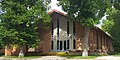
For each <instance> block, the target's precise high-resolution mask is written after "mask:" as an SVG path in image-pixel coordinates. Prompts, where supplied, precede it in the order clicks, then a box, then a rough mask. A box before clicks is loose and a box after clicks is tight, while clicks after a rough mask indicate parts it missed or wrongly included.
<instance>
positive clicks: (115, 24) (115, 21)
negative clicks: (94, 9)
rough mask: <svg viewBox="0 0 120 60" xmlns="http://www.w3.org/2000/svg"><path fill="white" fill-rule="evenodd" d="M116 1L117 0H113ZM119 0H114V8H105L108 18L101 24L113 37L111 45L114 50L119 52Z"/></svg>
mask: <svg viewBox="0 0 120 60" xmlns="http://www.w3.org/2000/svg"><path fill="white" fill-rule="evenodd" d="M115 1H117V0H115ZM116 3H117V4H118V5H117V4H116ZM119 4H120V1H118V2H114V4H113V6H114V8H111V9H109V10H107V14H108V15H109V16H108V17H107V19H108V20H105V21H104V25H103V26H102V28H103V30H104V31H107V32H108V33H109V34H110V35H111V36H112V37H113V46H114V50H115V52H117V53H120V31H119V29H120V26H119V25H120V10H119V8H120V6H119Z"/></svg>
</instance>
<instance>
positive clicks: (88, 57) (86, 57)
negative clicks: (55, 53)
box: [62, 55, 98, 59]
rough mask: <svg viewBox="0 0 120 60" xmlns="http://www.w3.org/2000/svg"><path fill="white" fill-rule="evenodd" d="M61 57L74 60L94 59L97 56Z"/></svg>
mask: <svg viewBox="0 0 120 60" xmlns="http://www.w3.org/2000/svg"><path fill="white" fill-rule="evenodd" d="M62 57H66V58H68V59H71V58H75V59H94V58H96V57H98V56H85V57H83V56H80V55H66V56H62Z"/></svg>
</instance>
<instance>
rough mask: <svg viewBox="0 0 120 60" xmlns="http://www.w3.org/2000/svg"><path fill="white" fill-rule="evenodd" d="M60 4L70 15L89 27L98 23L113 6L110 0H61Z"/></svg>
mask: <svg viewBox="0 0 120 60" xmlns="http://www.w3.org/2000/svg"><path fill="white" fill-rule="evenodd" d="M60 5H62V7H63V9H64V10H65V11H66V12H67V13H68V15H69V16H70V17H72V18H74V19H75V20H77V21H79V22H81V24H82V25H84V26H87V27H91V26H94V25H95V24H97V23H98V22H99V20H100V19H101V17H103V16H104V13H105V12H106V9H108V8H110V7H111V3H110V1H109V0H60Z"/></svg>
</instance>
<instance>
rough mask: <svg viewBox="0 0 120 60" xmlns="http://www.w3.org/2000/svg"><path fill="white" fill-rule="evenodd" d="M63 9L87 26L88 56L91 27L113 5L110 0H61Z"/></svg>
mask: <svg viewBox="0 0 120 60" xmlns="http://www.w3.org/2000/svg"><path fill="white" fill-rule="evenodd" d="M59 1H60V5H62V7H63V10H64V11H66V12H67V13H68V16H69V17H71V18H73V19H74V20H75V21H79V22H80V23H81V24H82V25H83V26H85V32H84V40H83V53H82V56H88V49H89V47H88V38H89V32H90V28H91V27H93V26H94V25H95V24H97V23H98V22H99V20H100V19H101V18H102V17H103V16H104V14H105V12H106V10H107V9H108V8H110V7H111V3H110V0H59Z"/></svg>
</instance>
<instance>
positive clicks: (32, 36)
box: [0, 0, 50, 55]
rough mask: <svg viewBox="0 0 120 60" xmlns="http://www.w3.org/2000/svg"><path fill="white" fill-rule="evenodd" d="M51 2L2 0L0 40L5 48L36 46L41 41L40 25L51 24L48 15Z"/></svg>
mask: <svg viewBox="0 0 120 60" xmlns="http://www.w3.org/2000/svg"><path fill="white" fill-rule="evenodd" d="M49 2H50V1H49V0H2V1H1V2H0V3H1V5H0V6H1V9H2V11H3V12H4V13H3V14H1V15H0V20H1V21H0V40H1V41H2V43H3V44H4V45H5V46H9V45H19V46H20V47H21V51H20V52H21V53H22V55H24V54H23V46H24V45H29V46H35V45H36V43H37V42H38V41H39V40H40V39H39V35H38V31H37V30H38V23H39V22H41V23H43V24H44V25H45V26H47V24H49V22H50V17H49V15H48V14H47V10H48V7H47V4H48V3H49Z"/></svg>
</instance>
